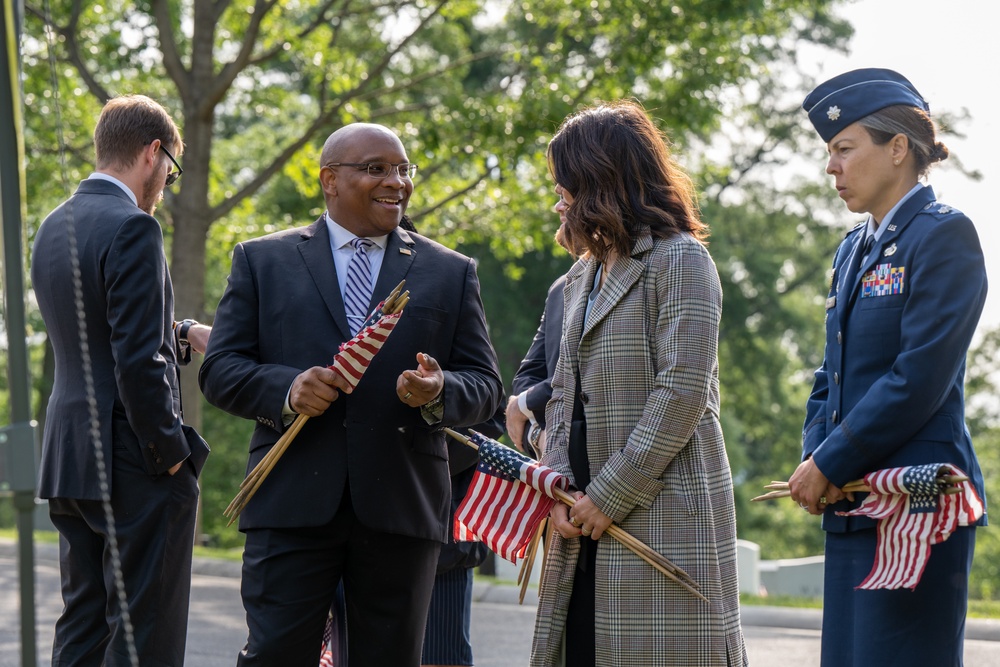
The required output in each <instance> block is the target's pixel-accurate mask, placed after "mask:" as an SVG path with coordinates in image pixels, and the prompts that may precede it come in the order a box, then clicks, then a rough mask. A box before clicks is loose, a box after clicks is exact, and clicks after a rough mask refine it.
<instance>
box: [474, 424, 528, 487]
mask: <svg viewBox="0 0 1000 667" xmlns="http://www.w3.org/2000/svg"><path fill="white" fill-rule="evenodd" d="M472 441H473V442H475V443H476V444H478V445H479V471H480V472H483V473H486V474H488V475H493V476H494V477H500V478H501V479H506V480H508V481H512V482H513V481H519V480H520V479H521V467H522V466H524V465H530V464H532V463H534V461H533V460H532V459H529V458H528V457H526V456H524V455H522V454H520V453H519V452H516V451H514V450H513V449H511V448H510V447H505V446H504V445H501V444H500V443H499V442H497V441H496V440H491V439H489V438H486V437H484V436H482V435H480V434H478V433H477V434H475V435H473V436H472Z"/></svg>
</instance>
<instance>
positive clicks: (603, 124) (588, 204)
mask: <svg viewBox="0 0 1000 667" xmlns="http://www.w3.org/2000/svg"><path fill="white" fill-rule="evenodd" d="M548 162H549V171H550V172H551V173H552V177H553V179H555V181H556V183H557V184H559V185H560V186H562V187H563V188H564V189H565V190H566V191H567V192H568V193H569V194H570V195H572V197H573V203H572V205H571V206H570V207H569V210H567V211H566V226H567V229H566V231H567V233H568V234H569V235H570V236H572V238H574V239H578V240H580V241H581V243H582V245H584V246H585V247H586V249H587V250H588V251H589V252H590V253H591V254H592V255H593V256H594V257H596V258H597V259H598V260H600V261H604V260H605V259H606V258H607V257H608V254H609V253H610V252H614V253H616V254H617V255H619V256H627V255H629V254H630V253H631V251H632V246H633V244H634V243H635V240H636V238H638V237H639V236H640V235H641V234H642V233H644V232H645V231H646V230H647V229H648V230H649V232H650V233H652V235H653V236H654V237H659V238H668V237H670V236H673V235H674V234H677V233H679V232H688V233H690V234H692V235H694V236H695V238H697V239H698V240H700V241H702V242H704V241H705V239H706V238H707V237H708V227H707V226H706V225H705V224H704V223H703V222H702V221H701V219H700V216H699V213H698V204H697V198H696V195H695V189H694V184H693V183H692V182H691V178H690V177H689V176H688V175H687V174H686V173H685V172H684V171H683V170H682V169H681V168H680V166H678V165H677V163H676V162H675V161H674V159H673V158H672V157H671V154H670V148H669V142H668V140H667V138H666V136H665V135H664V134H663V133H661V132H660V131H659V130H658V129H657V128H656V126H655V125H654V124H653V121H652V120H651V119H650V117H649V115H648V114H647V113H646V111H645V109H643V108H642V106H641V105H640V104H638V103H637V102H634V101H632V100H619V101H616V102H610V103H604V104H598V105H595V106H591V107H587V108H585V109H583V110H581V111H578V112H576V113H574V114H572V115H571V116H569V117H568V118H567V119H566V120H564V121H563V123H562V125H561V126H560V127H559V130H558V131H557V132H556V134H555V136H554V137H552V141H550V142H549V147H548Z"/></svg>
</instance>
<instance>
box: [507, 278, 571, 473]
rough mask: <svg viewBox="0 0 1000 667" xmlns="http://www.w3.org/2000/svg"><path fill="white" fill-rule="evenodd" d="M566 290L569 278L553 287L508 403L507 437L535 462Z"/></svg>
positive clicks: (550, 393)
mask: <svg viewBox="0 0 1000 667" xmlns="http://www.w3.org/2000/svg"><path fill="white" fill-rule="evenodd" d="M565 286H566V276H560V277H559V278H557V279H556V281H555V282H554V283H552V285H551V286H550V287H549V292H548V295H546V297H545V310H544V311H543V312H542V320H541V322H539V323H538V331H536V332H535V337H534V338H533V339H532V341H531V347H529V348H528V353H527V354H525V355H524V359H523V360H522V361H521V365H520V366H519V367H518V369H517V373H516V374H515V375H514V381H513V383H512V385H511V396H510V399H508V402H507V434H508V435H509V436H510V439H511V440H512V441H513V442H514V445H515V446H516V447H517V448H518V449H520V450H521V451H523V452H528V453H529V454H531V455H532V456H534V457H535V458H541V455H542V452H541V451H540V449H539V447H538V443H539V438H540V436H541V432H542V431H543V430H544V429H545V406H546V405H547V404H548V402H549V399H550V398H552V374H553V373H554V372H555V370H556V362H557V361H559V341H560V339H561V338H562V323H563V287H565Z"/></svg>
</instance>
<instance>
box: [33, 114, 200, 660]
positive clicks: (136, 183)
mask: <svg viewBox="0 0 1000 667" xmlns="http://www.w3.org/2000/svg"><path fill="white" fill-rule="evenodd" d="M94 146H95V150H96V157H97V170H96V172H95V173H94V174H92V175H91V176H90V177H89V178H88V179H87V180H85V181H83V182H82V183H81V184H80V187H79V188H78V189H77V191H76V193H75V194H74V195H73V196H72V197H71V198H70V199H69V200H68V201H66V202H65V203H63V204H62V205H61V206H59V208H57V209H56V210H55V211H53V212H52V213H51V214H50V215H49V216H48V217H47V218H46V219H45V221H44V222H43V223H42V225H41V226H40V227H39V229H38V233H37V234H36V236H35V243H34V249H33V256H32V264H31V277H32V282H33V284H34V289H35V295H36V297H37V299H38V305H39V308H40V310H41V312H42V318H43V319H44V320H45V326H46V329H47V332H48V336H49V340H50V341H51V342H52V347H53V349H54V351H55V360H56V368H55V382H54V385H53V388H52V397H51V400H50V404H49V410H48V414H47V416H46V420H45V433H44V441H43V444H42V458H41V471H40V481H39V492H38V495H39V496H40V497H41V498H47V499H49V513H50V515H51V517H52V523H53V524H54V525H55V527H56V528H57V529H58V531H59V534H60V539H59V542H60V571H61V575H62V593H63V602H64V604H65V607H64V609H63V613H62V615H61V616H60V617H59V620H58V621H57V622H56V629H55V639H54V641H53V648H52V664H53V665H82V664H87V665H91V664H105V665H124V664H131V663H130V657H129V656H130V653H132V651H134V652H135V655H136V656H137V657H138V660H139V664H142V665H181V664H183V662H184V645H185V641H186V638H187V614H188V598H189V591H190V585H191V548H192V544H193V541H194V526H195V513H196V510H197V501H198V482H197V477H198V474H199V472H200V471H201V467H202V465H204V462H205V459H206V457H207V456H208V446H207V445H206V444H205V442H204V440H202V439H201V437H200V436H199V435H198V434H197V433H196V432H195V431H194V430H193V429H191V428H190V427H188V426H186V425H184V424H183V423H182V422H181V413H180V390H179V382H178V375H177V365H178V361H177V350H176V349H175V348H176V343H177V341H176V339H175V334H174V330H173V324H174V323H173V316H174V312H173V310H174V297H173V289H172V287H171V284H170V274H169V272H168V270H167V261H166V257H165V255H164V251H163V237H162V235H161V232H160V226H159V224H158V223H157V222H156V219H155V218H153V217H152V214H153V210H154V208H155V207H156V204H157V203H158V202H159V200H160V199H161V198H162V196H163V188H164V187H165V186H166V185H167V184H172V183H173V182H174V181H176V180H177V177H178V176H179V175H180V167H179V166H177V169H176V170H174V167H175V166H176V165H177V163H176V162H175V160H174V158H173V155H175V154H178V155H179V154H180V152H181V150H182V148H183V145H182V143H181V137H180V133H179V132H178V131H177V127H176V125H175V124H174V122H173V120H171V118H170V116H169V115H168V114H167V112H166V111H165V110H164V109H163V108H162V107H161V106H160V105H159V104H157V103H156V102H154V101H153V100H151V99H149V98H148V97H143V96H141V95H135V96H126V97H119V98H115V99H113V100H111V101H110V102H108V104H107V105H106V106H105V107H104V109H103V111H102V112H101V116H100V118H99V120H98V122H97V127H96V129H95V131H94ZM186 326H189V325H186ZM185 337H187V333H186V332H185ZM108 509H110V510H111V511H112V512H113V516H114V521H113V522H109V521H108V520H107V518H106V510H108ZM115 537H116V539H114V538H115ZM115 544H117V550H115V549H114V546H115ZM118 575H120V576H121V581H122V583H123V584H124V595H125V601H126V603H127V605H124V606H123V605H121V604H120V602H119V594H120V591H119V590H118V589H117V587H116V578H117V576H118ZM123 607H124V608H123ZM126 611H127V616H126V614H125V612H126ZM128 621H131V629H129V623H128Z"/></svg>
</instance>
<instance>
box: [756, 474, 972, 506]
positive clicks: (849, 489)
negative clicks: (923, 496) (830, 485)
mask: <svg viewBox="0 0 1000 667" xmlns="http://www.w3.org/2000/svg"><path fill="white" fill-rule="evenodd" d="M936 481H937V484H938V486H940V487H941V493H943V494H945V495H949V496H950V495H954V494H956V493H961V492H962V489H960V488H958V486H955V485H956V484H960V483H962V482H968V481H969V478H968V477H965V476H964V475H940V476H938V478H937V480H936ZM764 488H765V489H772V490H771V491H770V492H769V493H765V494H764V495H761V496H757V497H756V498H751V499H750V501H751V502H754V501H759V500H774V499H775V498H789V497H791V495H792V492H791V491H789V490H788V482H771V483H770V484H765V485H764ZM841 491H843V492H844V493H869V492H871V487H870V486H868V483H867V482H865V480H863V479H856V480H854V481H853V482H848V483H847V484H845V485H844V486H843V488H842V489H841Z"/></svg>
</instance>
